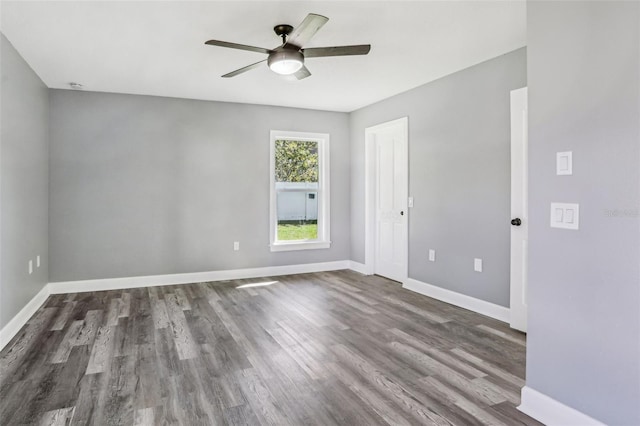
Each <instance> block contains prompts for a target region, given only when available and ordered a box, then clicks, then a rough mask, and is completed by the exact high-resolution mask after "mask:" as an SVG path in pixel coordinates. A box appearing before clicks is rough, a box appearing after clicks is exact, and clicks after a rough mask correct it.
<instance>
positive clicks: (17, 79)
mask: <svg viewBox="0 0 640 426" xmlns="http://www.w3.org/2000/svg"><path fill="white" fill-rule="evenodd" d="M0 54H1V55H2V65H1V67H0V68H1V70H2V87H1V92H2V105H1V107H0V110H1V112H0V120H1V126H0V127H1V128H2V132H1V134H0V327H4V326H5V325H6V324H7V323H8V322H9V321H10V320H11V319H12V318H13V317H14V315H16V314H17V313H18V312H19V311H20V309H22V307H23V306H25V305H26V304H27V302H29V300H31V298H33V296H35V295H36V293H38V292H39V291H40V290H41V289H42V288H43V287H44V286H45V285H46V284H47V282H48V265H47V257H48V254H47V250H48V243H47V239H48V191H49V189H48V173H49V165H48V162H49V142H48V126H49V95H48V89H47V87H46V86H45V85H44V83H42V81H41V80H40V78H38V76H37V75H36V74H35V73H34V72H33V71H32V70H31V68H29V65H27V63H26V62H25V61H24V60H23V59H22V57H21V56H20V55H19V54H18V52H17V51H16V50H15V49H14V48H13V46H12V45H11V43H9V41H8V40H7V39H6V38H5V36H4V35H3V34H0ZM37 255H40V259H41V266H40V268H36V262H35V259H36V256H37ZM29 259H31V260H33V267H34V271H33V274H31V275H29V270H28V262H29Z"/></svg>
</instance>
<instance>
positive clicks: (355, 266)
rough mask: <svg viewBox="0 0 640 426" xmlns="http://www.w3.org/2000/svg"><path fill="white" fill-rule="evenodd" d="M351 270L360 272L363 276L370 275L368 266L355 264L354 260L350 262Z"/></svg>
mask: <svg viewBox="0 0 640 426" xmlns="http://www.w3.org/2000/svg"><path fill="white" fill-rule="evenodd" d="M349 269H351V270H352V271H356V272H359V273H361V274H363V275H369V274H367V266H366V265H365V264H364V263H360V262H355V261H353V260H350V261H349Z"/></svg>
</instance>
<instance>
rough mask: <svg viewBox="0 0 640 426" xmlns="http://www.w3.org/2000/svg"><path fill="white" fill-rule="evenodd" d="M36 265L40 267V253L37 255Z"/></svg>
mask: <svg viewBox="0 0 640 426" xmlns="http://www.w3.org/2000/svg"><path fill="white" fill-rule="evenodd" d="M36 267H37V268H39V267H40V255H38V256H37V257H36Z"/></svg>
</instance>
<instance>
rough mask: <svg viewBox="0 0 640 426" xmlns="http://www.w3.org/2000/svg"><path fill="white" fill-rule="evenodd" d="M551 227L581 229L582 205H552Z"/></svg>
mask: <svg viewBox="0 0 640 426" xmlns="http://www.w3.org/2000/svg"><path fill="white" fill-rule="evenodd" d="M550 216H551V219H550V222H551V227H552V228H562V229H574V230H575V229H579V225H580V223H579V222H580V205H579V204H570V203H551V215H550Z"/></svg>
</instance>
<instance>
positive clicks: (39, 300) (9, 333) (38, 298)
mask: <svg viewBox="0 0 640 426" xmlns="http://www.w3.org/2000/svg"><path fill="white" fill-rule="evenodd" d="M49 294H51V293H50V292H49V285H45V286H44V287H42V290H40V291H39V292H38V293H37V294H36V295H35V296H33V298H32V299H31V300H30V301H29V302H28V303H27V304H26V305H25V307H24V308H22V309H21V310H20V312H18V313H17V314H16V316H14V317H13V318H12V319H11V321H9V322H8V323H7V324H6V325H5V326H4V327H2V330H0V351H1V350H2V349H4V347H5V346H6V345H7V343H9V342H10V341H11V339H13V337H14V336H15V335H16V334H18V332H19V331H20V329H21V328H22V327H23V326H24V325H25V324H26V323H27V321H29V319H30V318H31V317H32V316H33V314H35V313H36V311H37V310H38V309H39V308H40V306H42V304H43V303H44V302H45V301H46V300H47V297H49Z"/></svg>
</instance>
